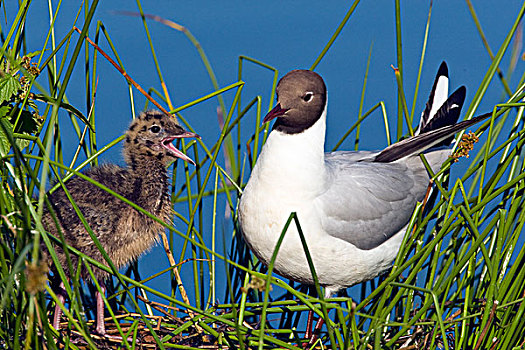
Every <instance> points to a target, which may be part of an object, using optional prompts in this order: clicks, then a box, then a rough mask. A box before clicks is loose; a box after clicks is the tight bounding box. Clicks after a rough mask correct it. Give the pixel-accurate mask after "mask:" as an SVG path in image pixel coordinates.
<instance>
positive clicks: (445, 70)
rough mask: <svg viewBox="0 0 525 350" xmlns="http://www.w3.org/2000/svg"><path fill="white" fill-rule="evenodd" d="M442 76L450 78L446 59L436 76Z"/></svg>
mask: <svg viewBox="0 0 525 350" xmlns="http://www.w3.org/2000/svg"><path fill="white" fill-rule="evenodd" d="M441 76H445V77H447V78H448V66H447V62H445V61H443V62H441V65H440V66H439V69H438V72H437V74H436V78H439V77H441Z"/></svg>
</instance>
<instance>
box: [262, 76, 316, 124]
mask: <svg viewBox="0 0 525 350" xmlns="http://www.w3.org/2000/svg"><path fill="white" fill-rule="evenodd" d="M276 91H277V105H276V106H275V107H274V108H273V109H272V110H271V111H270V112H268V114H267V115H266V117H265V118H264V123H266V122H269V121H270V120H272V119H274V118H277V121H276V122H275V124H274V126H273V128H274V129H275V130H279V131H282V132H285V133H287V134H297V133H301V132H303V131H304V130H306V129H308V128H309V127H311V126H312V125H313V124H315V122H316V121H317V120H319V118H320V117H321V115H322V114H323V111H324V109H325V106H326V86H325V84H324V81H323V78H321V76H320V75H319V74H317V73H315V72H312V71H309V70H293V71H291V72H289V73H288V74H286V75H285V76H284V77H282V78H281V80H280V81H279V84H278V85H277V89H276Z"/></svg>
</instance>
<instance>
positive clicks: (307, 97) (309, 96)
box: [303, 92, 314, 102]
mask: <svg viewBox="0 0 525 350" xmlns="http://www.w3.org/2000/svg"><path fill="white" fill-rule="evenodd" d="M313 97H314V94H313V93H312V92H307V93H306V94H304V96H303V101H304V102H310V101H311V100H312V98H313Z"/></svg>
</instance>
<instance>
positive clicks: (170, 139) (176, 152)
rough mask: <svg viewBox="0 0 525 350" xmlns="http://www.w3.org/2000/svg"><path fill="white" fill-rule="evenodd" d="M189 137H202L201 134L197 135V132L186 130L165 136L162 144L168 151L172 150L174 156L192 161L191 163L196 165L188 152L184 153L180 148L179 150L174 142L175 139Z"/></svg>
mask: <svg viewBox="0 0 525 350" xmlns="http://www.w3.org/2000/svg"><path fill="white" fill-rule="evenodd" d="M189 137H195V138H198V139H200V138H201V137H200V136H199V135H197V134H195V133H193V132H189V131H184V132H183V133H181V134H178V135H174V136H170V137H166V138H164V139H163V140H162V145H163V146H164V147H165V148H166V149H168V151H170V153H171V154H172V155H173V156H174V157H177V158H180V159H182V160H183V161H185V162H188V163H191V164H193V165H195V162H194V161H193V159H191V158H190V157H188V156H187V155H186V154H184V153H182V152H181V151H180V150H178V149H177V148H176V147H175V146H173V143H172V142H173V141H174V140H175V139H183V138H189Z"/></svg>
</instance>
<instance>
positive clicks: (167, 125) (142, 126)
mask: <svg viewBox="0 0 525 350" xmlns="http://www.w3.org/2000/svg"><path fill="white" fill-rule="evenodd" d="M187 137H199V135H197V134H195V133H192V132H188V131H186V130H184V128H183V127H182V126H180V125H178V124H177V123H176V122H175V119H174V118H173V117H171V116H169V115H166V114H164V113H161V112H159V111H147V112H143V113H141V114H140V116H139V117H138V118H137V119H135V120H134V121H133V122H132V123H131V125H130V126H129V129H128V131H127V132H126V141H125V145H124V156H125V157H126V160H127V161H128V162H129V163H131V164H133V163H134V161H135V160H136V159H138V158H139V157H140V158H141V159H142V158H145V157H146V158H151V159H158V160H159V161H161V162H163V163H165V164H168V163H169V162H170V161H172V160H173V159H175V158H180V159H182V160H184V161H187V162H190V163H192V164H195V163H194V162H193V160H191V158H189V157H188V156H187V155H185V154H184V153H182V152H181V151H180V150H178V149H177V148H175V146H174V145H173V144H172V142H173V141H175V140H176V139H180V138H187Z"/></svg>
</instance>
